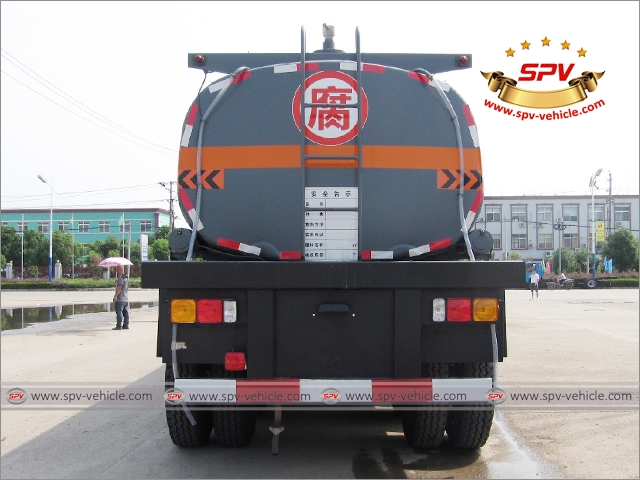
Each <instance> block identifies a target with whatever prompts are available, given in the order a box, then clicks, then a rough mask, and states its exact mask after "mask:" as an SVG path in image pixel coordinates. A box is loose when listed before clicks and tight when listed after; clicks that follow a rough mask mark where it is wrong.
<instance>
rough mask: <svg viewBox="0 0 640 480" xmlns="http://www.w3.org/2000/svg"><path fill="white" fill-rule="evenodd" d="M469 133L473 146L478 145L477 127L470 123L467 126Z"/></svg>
mask: <svg viewBox="0 0 640 480" xmlns="http://www.w3.org/2000/svg"><path fill="white" fill-rule="evenodd" d="M469 133H470V134H471V139H472V140H473V146H474V147H478V146H479V145H480V141H479V140H478V128H477V127H476V126H475V125H471V126H470V127H469Z"/></svg>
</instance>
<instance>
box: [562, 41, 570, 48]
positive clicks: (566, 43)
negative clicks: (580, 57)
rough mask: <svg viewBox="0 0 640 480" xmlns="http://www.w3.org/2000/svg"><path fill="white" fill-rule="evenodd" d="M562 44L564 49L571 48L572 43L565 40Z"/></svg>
mask: <svg viewBox="0 0 640 480" xmlns="http://www.w3.org/2000/svg"><path fill="white" fill-rule="evenodd" d="M560 45H562V49H563V50H569V45H571V44H570V43H569V42H567V41H566V40H565V41H564V43H561V44H560Z"/></svg>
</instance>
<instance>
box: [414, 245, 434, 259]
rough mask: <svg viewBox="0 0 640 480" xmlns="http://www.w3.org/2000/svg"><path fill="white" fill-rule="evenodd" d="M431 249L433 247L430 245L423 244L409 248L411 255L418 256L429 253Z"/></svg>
mask: <svg viewBox="0 0 640 480" xmlns="http://www.w3.org/2000/svg"><path fill="white" fill-rule="evenodd" d="M430 251H431V247H430V246H429V245H422V246H421V247H416V248H412V249H410V250H409V256H410V257H417V256H418V255H422V254H423V253H428V252H430Z"/></svg>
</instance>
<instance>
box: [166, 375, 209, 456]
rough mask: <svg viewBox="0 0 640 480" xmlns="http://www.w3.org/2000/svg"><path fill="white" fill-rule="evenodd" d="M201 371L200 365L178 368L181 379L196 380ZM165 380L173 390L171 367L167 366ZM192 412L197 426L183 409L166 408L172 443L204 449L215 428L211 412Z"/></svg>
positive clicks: (177, 407)
mask: <svg viewBox="0 0 640 480" xmlns="http://www.w3.org/2000/svg"><path fill="white" fill-rule="evenodd" d="M201 370H202V368H200V366H199V365H190V364H182V365H179V366H178V375H180V377H181V378H182V377H189V378H194V377H198V376H200V374H201ZM164 378H165V382H167V383H170V384H171V385H167V388H173V380H174V379H173V370H172V368H171V366H170V365H167V369H166V371H165V376H164ZM190 412H191V415H193V418H194V420H195V421H196V424H195V425H192V424H191V422H190V421H189V418H188V417H187V414H186V413H185V411H184V410H183V409H182V407H180V406H178V405H166V406H165V413H166V415H167V426H168V427H169V436H170V437H171V441H172V442H173V443H174V444H175V445H177V446H179V447H183V448H196V447H202V446H203V445H205V444H206V443H207V441H208V440H209V437H210V436H211V430H212V428H213V419H212V417H211V412H209V411H204V410H190Z"/></svg>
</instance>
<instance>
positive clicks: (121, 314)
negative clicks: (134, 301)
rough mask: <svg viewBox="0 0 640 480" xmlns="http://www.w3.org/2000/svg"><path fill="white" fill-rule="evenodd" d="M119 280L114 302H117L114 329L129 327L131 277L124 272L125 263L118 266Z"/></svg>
mask: <svg viewBox="0 0 640 480" xmlns="http://www.w3.org/2000/svg"><path fill="white" fill-rule="evenodd" d="M116 273H117V274H118V280H117V281H116V294H115V295H114V296H113V302H114V303H115V304H116V326H115V327H113V330H122V329H125V330H126V329H128V328H129V277H127V275H126V274H125V273H124V265H117V266H116Z"/></svg>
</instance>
